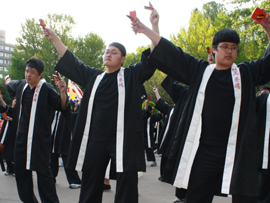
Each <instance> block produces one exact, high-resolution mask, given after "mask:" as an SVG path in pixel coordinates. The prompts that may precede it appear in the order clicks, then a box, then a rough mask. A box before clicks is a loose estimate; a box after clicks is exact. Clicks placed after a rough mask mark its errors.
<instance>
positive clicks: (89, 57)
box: [74, 32, 105, 69]
mask: <svg viewBox="0 0 270 203" xmlns="http://www.w3.org/2000/svg"><path fill="white" fill-rule="evenodd" d="M74 47H75V50H74V54H75V56H77V57H78V58H79V59H80V60H81V61H83V62H84V64H87V65H89V66H91V67H95V68H98V69H102V65H103V58H102V55H103V53H104V50H105V42H104V41H103V40H102V38H101V37H100V36H98V35H97V34H95V33H92V32H91V33H89V34H86V35H85V36H84V37H82V36H79V37H78V38H77V39H76V40H75V42H74Z"/></svg>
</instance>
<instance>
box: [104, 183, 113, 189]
mask: <svg viewBox="0 0 270 203" xmlns="http://www.w3.org/2000/svg"><path fill="white" fill-rule="evenodd" d="M110 189H111V185H106V184H103V190H110Z"/></svg>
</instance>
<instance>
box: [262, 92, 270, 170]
mask: <svg viewBox="0 0 270 203" xmlns="http://www.w3.org/2000/svg"><path fill="white" fill-rule="evenodd" d="M265 118H266V119H265V131H264V132H265V134H264V147H263V163H262V169H267V168H268V161H269V132H270V131H269V130H270V97H269V94H268V97H267V102H266V117H265Z"/></svg>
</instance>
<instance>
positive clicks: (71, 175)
mask: <svg viewBox="0 0 270 203" xmlns="http://www.w3.org/2000/svg"><path fill="white" fill-rule="evenodd" d="M67 156H68V155H64V154H61V157H62V160H63V164H64V170H65V173H66V177H67V181H68V183H69V184H72V183H73V184H81V179H80V177H79V175H78V172H77V171H76V170H75V169H73V170H71V169H67V167H66V163H67Z"/></svg>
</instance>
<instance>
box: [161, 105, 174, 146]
mask: <svg viewBox="0 0 270 203" xmlns="http://www.w3.org/2000/svg"><path fill="white" fill-rule="evenodd" d="M173 111H174V107H173V108H172V110H171V112H170V114H169V120H168V123H167V125H166V129H165V131H164V134H163V137H162V140H161V143H160V146H159V148H161V146H162V144H163V142H164V140H165V138H166V136H167V132H168V130H169V127H170V124H171V117H172V114H173Z"/></svg>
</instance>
